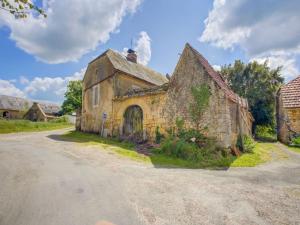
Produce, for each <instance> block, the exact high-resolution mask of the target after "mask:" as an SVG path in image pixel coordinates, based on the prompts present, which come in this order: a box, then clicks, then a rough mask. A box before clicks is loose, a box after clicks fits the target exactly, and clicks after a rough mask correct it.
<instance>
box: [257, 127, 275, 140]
mask: <svg viewBox="0 0 300 225" xmlns="http://www.w3.org/2000/svg"><path fill="white" fill-rule="evenodd" d="M255 138H256V139H257V140H260V141H265V142H276V141H277V136H276V132H275V130H274V129H273V128H272V127H271V126H260V125H258V126H256V128H255Z"/></svg>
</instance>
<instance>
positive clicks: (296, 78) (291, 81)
mask: <svg viewBox="0 0 300 225" xmlns="http://www.w3.org/2000/svg"><path fill="white" fill-rule="evenodd" d="M298 79H300V75H298V76H297V77H295V78H294V79H292V80H290V81H289V82H288V83H286V84H284V85H283V87H284V86H286V85H289V84H291V83H293V82H294V81H295V80H298Z"/></svg>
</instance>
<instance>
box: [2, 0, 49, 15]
mask: <svg viewBox="0 0 300 225" xmlns="http://www.w3.org/2000/svg"><path fill="white" fill-rule="evenodd" d="M0 9H2V10H5V11H8V12H10V13H11V14H13V15H14V16H15V18H26V17H27V15H28V13H29V11H30V10H33V11H35V12H37V13H38V14H40V15H43V16H44V17H47V15H46V13H45V11H44V10H43V9H41V8H39V7H38V6H36V5H35V4H33V3H32V1H30V0H0Z"/></svg>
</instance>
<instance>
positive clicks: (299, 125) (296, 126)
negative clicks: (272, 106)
mask: <svg viewBox="0 0 300 225" xmlns="http://www.w3.org/2000/svg"><path fill="white" fill-rule="evenodd" d="M286 111H287V114H288V117H289V120H290V124H291V128H292V129H293V130H294V131H296V132H298V133H300V108H288V109H286Z"/></svg>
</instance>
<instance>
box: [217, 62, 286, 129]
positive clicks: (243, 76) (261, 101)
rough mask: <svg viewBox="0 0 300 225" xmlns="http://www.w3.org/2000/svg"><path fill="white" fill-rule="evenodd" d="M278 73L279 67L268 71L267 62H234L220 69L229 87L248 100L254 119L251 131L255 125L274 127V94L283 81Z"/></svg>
mask: <svg viewBox="0 0 300 225" xmlns="http://www.w3.org/2000/svg"><path fill="white" fill-rule="evenodd" d="M280 72H281V67H277V68H276V69H270V67H269V66H268V61H265V62H264V63H263V64H259V63H258V62H256V61H254V62H250V63H248V64H244V63H243V62H241V61H240V60H236V61H235V63H234V65H225V66H223V67H222V69H221V74H222V75H223V76H224V77H225V78H226V79H227V80H228V82H229V85H230V87H231V88H232V89H233V90H234V91H235V92H236V93H237V94H239V95H240V96H242V97H244V98H246V99H247V100H248V102H249V107H250V111H251V113H252V115H253V117H254V119H255V121H254V124H253V131H254V130H255V127H256V125H270V126H272V127H273V128H274V127H275V104H276V101H275V99H276V93H277V91H278V89H279V87H280V86H281V84H282V83H283V81H284V79H283V77H282V76H281V74H280Z"/></svg>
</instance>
